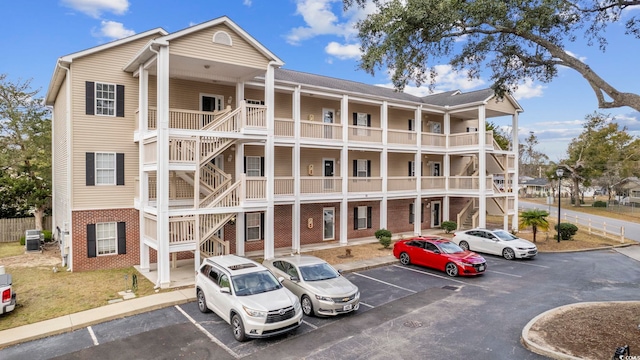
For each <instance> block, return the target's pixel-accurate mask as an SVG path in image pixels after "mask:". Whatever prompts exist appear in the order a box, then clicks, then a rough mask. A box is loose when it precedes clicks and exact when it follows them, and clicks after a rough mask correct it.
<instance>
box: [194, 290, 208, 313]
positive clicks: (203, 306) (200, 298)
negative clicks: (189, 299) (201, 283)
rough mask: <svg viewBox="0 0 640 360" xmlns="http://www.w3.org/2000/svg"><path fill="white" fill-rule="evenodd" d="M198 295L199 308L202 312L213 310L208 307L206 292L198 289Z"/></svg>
mask: <svg viewBox="0 0 640 360" xmlns="http://www.w3.org/2000/svg"><path fill="white" fill-rule="evenodd" d="M197 296H198V310H200V312H203V313H208V312H209V311H211V310H209V308H208V307H207V299H205V297H204V292H202V290H200V289H198V293H197Z"/></svg>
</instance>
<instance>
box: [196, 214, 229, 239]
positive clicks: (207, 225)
mask: <svg viewBox="0 0 640 360" xmlns="http://www.w3.org/2000/svg"><path fill="white" fill-rule="evenodd" d="M235 215H236V214H234V213H223V214H201V215H199V216H200V229H199V230H200V244H202V243H203V242H205V241H206V240H207V239H208V238H209V237H211V236H213V235H214V234H215V233H216V231H218V230H220V229H221V228H222V227H223V226H224V225H225V224H226V223H227V222H229V220H231V218H233V217H234V216H235Z"/></svg>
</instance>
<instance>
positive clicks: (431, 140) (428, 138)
mask: <svg viewBox="0 0 640 360" xmlns="http://www.w3.org/2000/svg"><path fill="white" fill-rule="evenodd" d="M422 146H429V147H437V148H444V147H445V146H447V135H443V134H433V133H422Z"/></svg>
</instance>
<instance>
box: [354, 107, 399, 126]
mask: <svg viewBox="0 0 640 360" xmlns="http://www.w3.org/2000/svg"><path fill="white" fill-rule="evenodd" d="M353 113H366V114H370V115H371V127H374V128H379V127H380V126H381V125H380V107H379V106H372V105H365V104H349V125H353ZM405 121H406V120H405Z"/></svg>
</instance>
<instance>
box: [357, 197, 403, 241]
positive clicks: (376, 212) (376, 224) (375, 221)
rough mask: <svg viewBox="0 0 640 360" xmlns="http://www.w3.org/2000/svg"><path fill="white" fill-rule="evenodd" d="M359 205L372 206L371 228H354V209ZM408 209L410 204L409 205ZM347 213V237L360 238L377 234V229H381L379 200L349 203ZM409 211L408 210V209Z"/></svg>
mask: <svg viewBox="0 0 640 360" xmlns="http://www.w3.org/2000/svg"><path fill="white" fill-rule="evenodd" d="M358 206H371V208H372V209H371V222H372V224H371V228H368V229H359V230H355V229H354V228H353V211H354V210H353V209H355V208H356V207H358ZM407 209H408V205H407ZM347 211H348V214H347V239H349V240H351V239H359V238H365V237H373V236H375V232H376V230H378V229H380V203H379V202H377V201H356V202H351V203H349V206H348V210H347ZM407 211H408V210H407Z"/></svg>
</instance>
